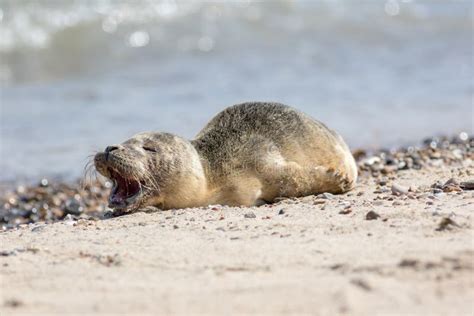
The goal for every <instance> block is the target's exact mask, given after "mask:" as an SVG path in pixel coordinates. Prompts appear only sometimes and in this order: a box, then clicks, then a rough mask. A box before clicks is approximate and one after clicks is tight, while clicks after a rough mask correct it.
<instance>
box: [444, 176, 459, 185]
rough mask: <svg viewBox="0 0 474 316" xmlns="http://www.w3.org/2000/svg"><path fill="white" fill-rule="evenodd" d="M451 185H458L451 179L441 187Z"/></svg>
mask: <svg viewBox="0 0 474 316" xmlns="http://www.w3.org/2000/svg"><path fill="white" fill-rule="evenodd" d="M451 184H452V185H459V182H458V181H456V179H454V178H451V179H449V180H448V181H446V183H445V184H444V185H443V186H447V185H451Z"/></svg>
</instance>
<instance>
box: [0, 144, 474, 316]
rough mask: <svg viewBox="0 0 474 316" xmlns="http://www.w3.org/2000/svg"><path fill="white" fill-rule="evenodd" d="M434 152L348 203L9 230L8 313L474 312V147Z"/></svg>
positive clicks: (295, 202) (160, 214)
mask: <svg viewBox="0 0 474 316" xmlns="http://www.w3.org/2000/svg"><path fill="white" fill-rule="evenodd" d="M449 151H450V152H453V149H452V148H451V149H449ZM430 152H431V154H430V155H432V154H433V155H434V156H433V157H432V156H430V158H429V160H428V161H425V162H424V163H423V164H422V167H420V168H404V166H401V165H398V164H397V166H398V167H400V166H401V167H402V168H400V169H401V170H398V167H397V168H389V167H390V165H386V164H385V165H382V166H381V167H377V164H378V163H379V162H380V161H379V162H377V161H373V160H374V159H375V158H374V157H370V156H369V157H366V158H365V159H364V158H361V159H359V165H360V168H361V178H360V181H359V184H358V186H357V188H356V189H355V190H353V191H352V192H350V193H347V194H343V195H338V196H333V195H329V194H323V195H319V196H309V197H304V198H300V199H290V200H282V201H281V202H279V203H276V204H273V205H265V206H261V207H252V208H239V207H237V208H236V207H223V206H210V207H207V208H196V209H185V210H171V211H146V212H145V211H143V212H137V213H134V214H129V215H125V216H120V217H112V218H106V217H104V216H102V217H101V216H91V215H86V213H87V212H85V213H84V214H82V215H80V216H73V215H67V216H66V217H64V218H63V220H61V221H56V222H52V223H45V222H43V221H40V222H34V223H31V224H21V225H20V226H18V227H13V228H10V229H7V230H5V231H4V232H2V233H0V245H1V249H0V251H1V252H0V275H1V282H2V286H1V288H2V291H1V297H0V314H2V315H19V314H48V315H50V314H79V313H85V314H118V313H121V314H127V315H128V314H135V315H138V314H140V315H142V314H183V315H189V314H268V315H275V314H311V315H340V314H342V315H344V314H347V315H408V314H409V315H472V313H473V312H474V307H473V304H472V297H474V279H473V277H474V273H473V272H474V271H473V270H474V264H473V261H474V244H473V240H474V239H473V237H474V234H473V229H472V228H473V218H472V213H473V211H474V191H472V186H473V182H472V180H473V179H474V164H473V160H472V158H473V157H472V150H471V148H469V149H468V151H467V152H464V154H463V155H462V157H461V156H459V155H458V156H457V157H458V159H453V160H449V159H448V160H446V159H443V157H445V153H442V155H441V156H438V154H436V151H435V150H432V151H430ZM454 156H456V154H455V155H454ZM378 157H379V159H380V155H379V156H378ZM371 159H372V160H371ZM375 160H377V159H375ZM399 160H400V159H399ZM423 161H424V160H423ZM399 162H400V161H397V163H399ZM395 169H396V170H395ZM26 191H28V189H26ZM87 214H88V213H87Z"/></svg>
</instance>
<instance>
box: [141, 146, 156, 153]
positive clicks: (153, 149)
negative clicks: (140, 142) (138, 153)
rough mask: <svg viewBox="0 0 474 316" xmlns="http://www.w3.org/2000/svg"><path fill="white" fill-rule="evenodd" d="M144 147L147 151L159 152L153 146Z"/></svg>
mask: <svg viewBox="0 0 474 316" xmlns="http://www.w3.org/2000/svg"><path fill="white" fill-rule="evenodd" d="M142 148H143V149H145V150H146V151H151V152H153V153H156V152H158V151H157V150H156V149H155V148H152V147H147V146H143V147H142Z"/></svg>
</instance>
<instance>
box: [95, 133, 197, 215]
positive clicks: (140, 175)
mask: <svg viewBox="0 0 474 316" xmlns="http://www.w3.org/2000/svg"><path fill="white" fill-rule="evenodd" d="M94 165H95V168H96V169H97V171H98V172H99V173H100V174H102V175H103V176H105V177H107V178H109V179H110V180H112V182H113V184H114V186H113V188H112V192H111V193H110V197H109V206H110V207H112V208H114V209H116V210H120V211H132V210H136V209H138V208H140V207H145V206H150V205H152V206H158V207H160V208H163V209H165V208H173V207H182V206H186V202H188V201H189V200H193V201H192V202H193V203H195V202H196V201H195V197H196V195H197V196H199V191H200V190H201V188H203V187H205V176H204V172H203V169H202V165H201V162H200V159H199V155H198V154H197V152H196V150H195V149H194V147H193V146H192V145H191V143H190V142H189V141H187V140H185V139H183V138H181V137H178V136H175V135H172V134H168V133H152V132H146V133H140V134H137V135H135V136H133V137H132V138H131V139H129V140H127V141H125V142H123V143H122V144H120V145H112V146H107V147H106V148H105V150H104V151H103V152H99V153H97V154H96V155H95V157H94ZM183 203H184V204H183Z"/></svg>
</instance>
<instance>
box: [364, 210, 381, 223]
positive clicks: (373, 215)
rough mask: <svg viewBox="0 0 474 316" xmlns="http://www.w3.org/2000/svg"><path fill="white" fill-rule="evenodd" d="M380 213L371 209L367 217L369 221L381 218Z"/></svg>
mask: <svg viewBox="0 0 474 316" xmlns="http://www.w3.org/2000/svg"><path fill="white" fill-rule="evenodd" d="M379 217H380V215H379V214H378V213H376V212H374V211H369V212H368V213H367V214H365V219H366V220H368V221H371V220H374V219H377V218H379Z"/></svg>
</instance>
